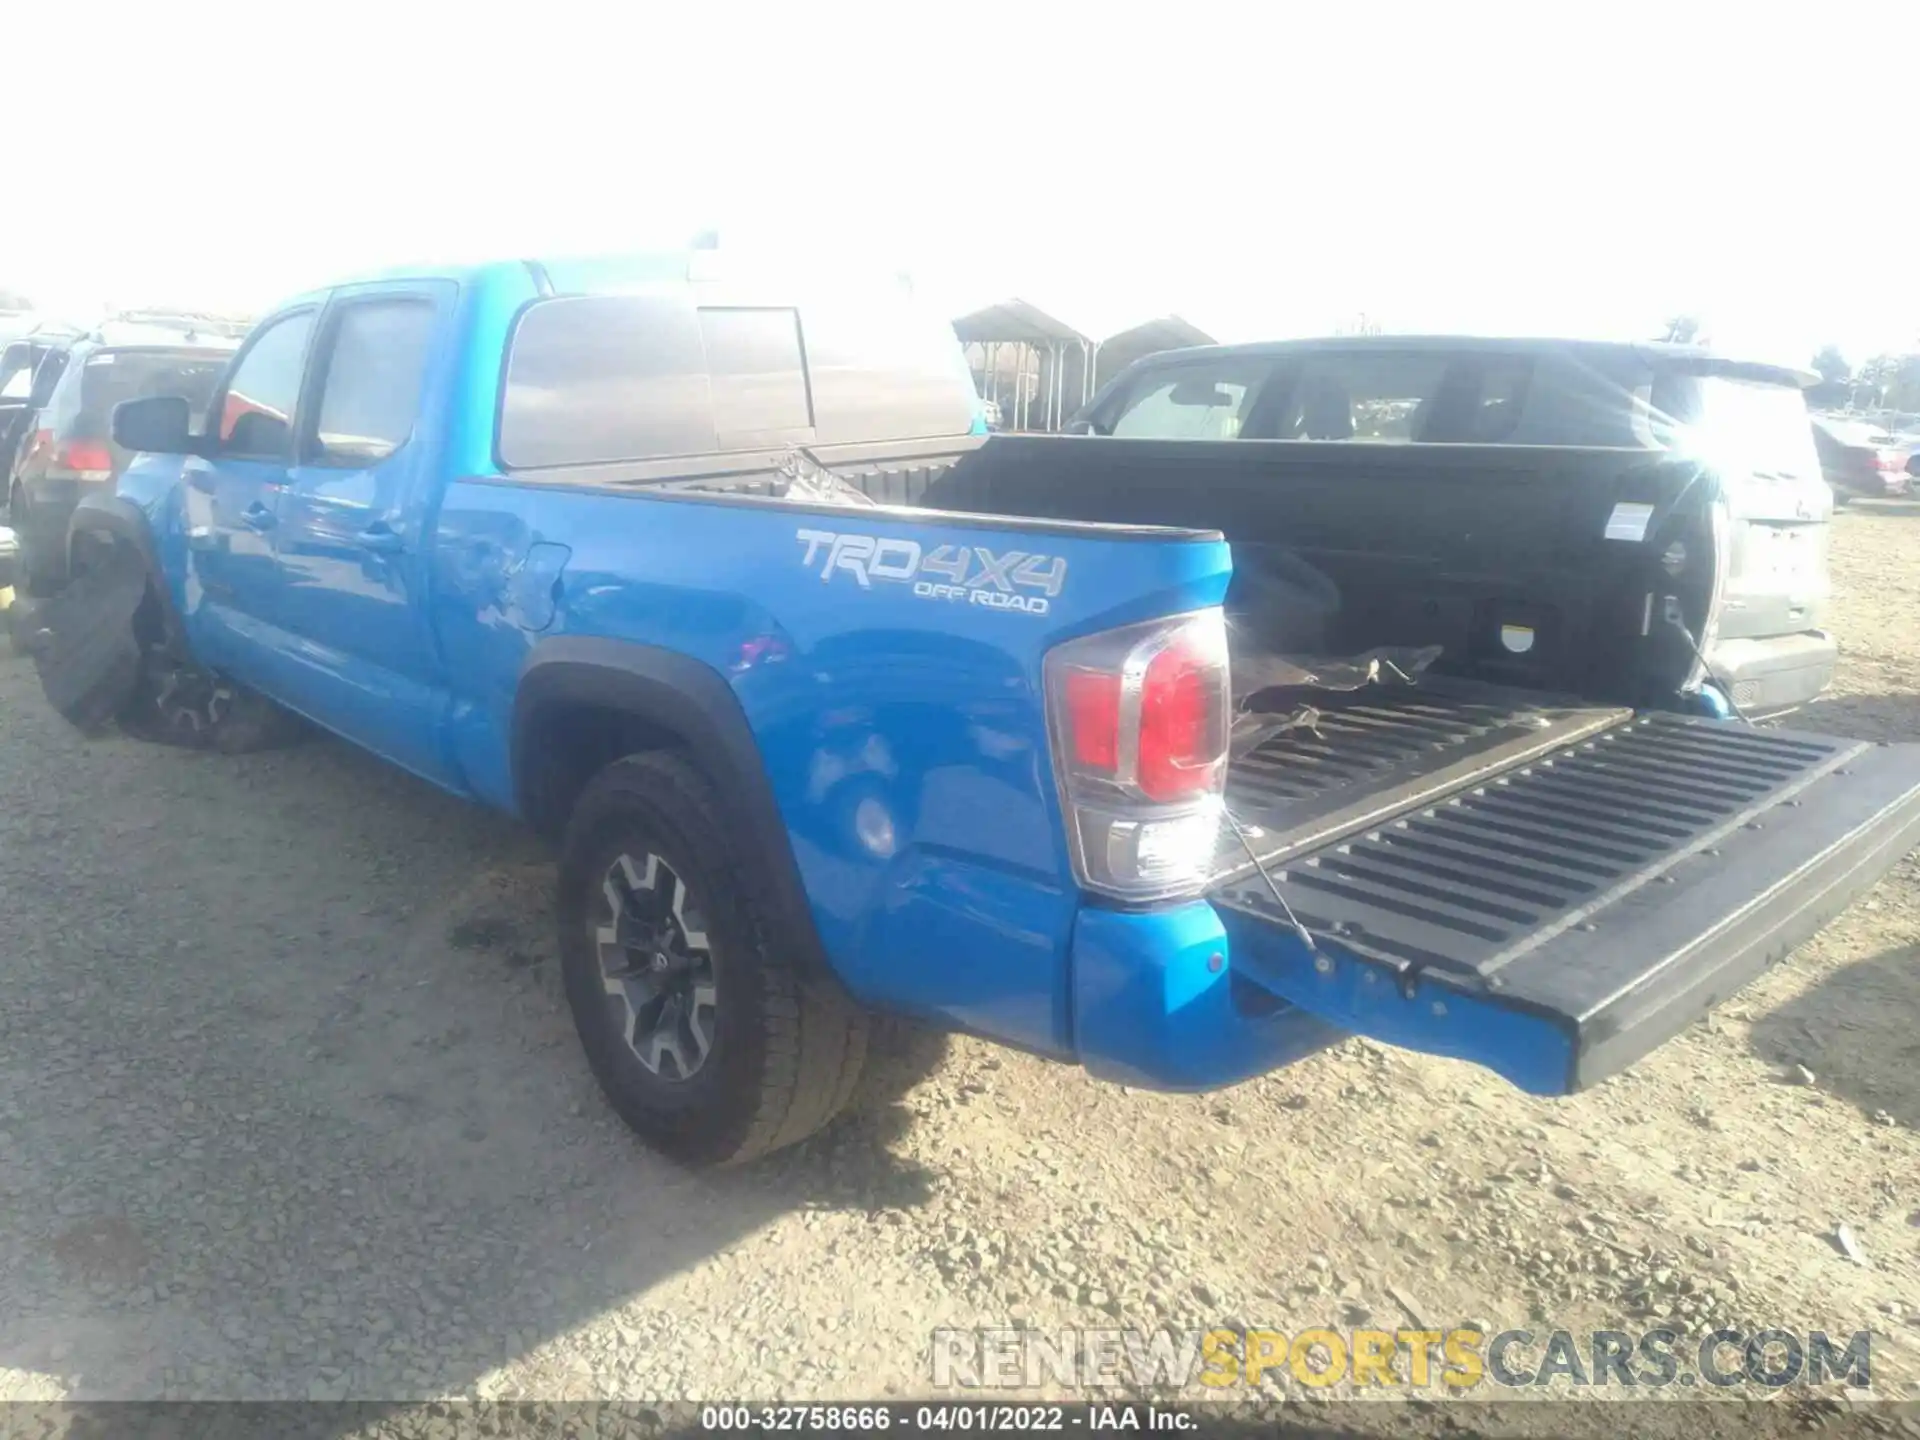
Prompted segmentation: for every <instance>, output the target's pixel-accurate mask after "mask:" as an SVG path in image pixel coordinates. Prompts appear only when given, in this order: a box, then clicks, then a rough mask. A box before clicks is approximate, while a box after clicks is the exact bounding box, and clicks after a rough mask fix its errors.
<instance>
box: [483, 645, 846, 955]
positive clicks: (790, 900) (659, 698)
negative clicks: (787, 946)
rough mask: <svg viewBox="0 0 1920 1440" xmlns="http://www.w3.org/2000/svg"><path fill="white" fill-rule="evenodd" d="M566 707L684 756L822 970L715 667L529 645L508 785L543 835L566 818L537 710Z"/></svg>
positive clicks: (820, 950) (780, 824)
mask: <svg viewBox="0 0 1920 1440" xmlns="http://www.w3.org/2000/svg"><path fill="white" fill-rule="evenodd" d="M569 705H582V706H590V707H594V708H598V709H602V710H615V711H618V712H621V713H622V714H625V715H628V716H631V717H633V718H634V719H636V720H638V721H640V722H642V723H643V724H644V725H645V726H646V727H647V728H648V729H649V730H651V731H656V732H658V733H660V734H661V735H662V736H663V737H666V738H668V739H669V740H670V741H671V743H672V745H673V747H674V748H676V749H679V750H682V751H684V752H685V753H686V754H687V756H688V758H689V759H691V760H692V762H693V763H694V765H695V766H697V767H698V768H699V770H700V771H701V772H702V773H703V774H704V775H705V776H706V777H707V778H708V780H710V781H711V782H712V783H713V785H714V788H715V790H716V792H717V793H718V795H719V797H720V801H721V803H722V805H723V806H724V807H725V808H726V810H727V813H728V820H729V822H730V828H731V830H732V832H733V834H734V836H735V837H736V839H737V840H738V841H739V842H740V844H741V847H742V848H743V849H744V850H745V851H746V852H747V854H748V856H749V857H750V858H751V859H752V860H754V861H757V862H758V863H759V864H760V866H761V867H762V873H763V875H764V876H765V877H766V878H767V880H768V882H769V884H770V886H771V889H772V895H773V899H774V902H775V904H776V905H777V906H778V908H779V911H780V913H779V914H777V915H774V916H771V917H769V918H770V919H771V920H772V921H773V922H774V923H775V924H776V925H778V926H780V927H781V932H782V935H783V938H785V939H786V940H788V941H789V942H791V943H794V944H795V945H796V946H797V949H798V951H799V952H800V956H801V958H802V959H803V960H804V961H805V962H806V963H807V964H808V966H809V967H811V968H814V969H815V973H817V974H824V975H831V974H832V966H831V965H830V964H829V963H828V962H827V959H826V953H825V949H824V947H823V946H822V945H821V943H820V937H819V932H818V930H817V929H816V928H815V926H814V921H813V910H812V907H811V905H810V904H809V902H808V900H807V892H806V885H805V883H804V882H803V881H802V879H801V877H800V868H799V865H798V863H797V861H796V860H795V858H794V854H793V846H792V843H791V842H790V841H789V839H788V837H787V826H786V821H785V819H784V818H783V817H782V815H781V813H780V807H779V805H778V803H777V802H776V801H775V799H774V793H773V783H772V781H771V780H770V779H769V778H768V776H767V770H766V764H765V761H764V759H763V757H762V755H761V752H760V745H759V742H758V741H757V740H756V739H755V737H754V733H753V728H752V726H751V725H749V724H748V722H747V716H746V711H745V710H743V709H742V708H741V706H740V700H739V697H738V696H736V695H735V694H734V692H733V688H732V687H731V686H730V685H728V684H727V682H726V679H725V678H724V677H723V676H722V675H721V674H720V672H719V671H717V670H715V669H714V668H713V667H712V666H711V665H708V664H706V663H705V662H704V661H701V660H697V659H695V658H694V657H692V656H690V655H685V654H682V653H680V652H678V651H673V650H665V649H661V648H660V647H658V646H653V645H645V644H640V643H637V642H629V641H621V640H607V639H599V638H594V637H590V636H555V637H552V638H550V639H546V640H543V641H541V642H540V643H539V644H538V645H536V646H535V647H534V650H533V652H532V654H531V655H529V656H528V658H527V661H526V663H525V665H524V666H523V667H522V669H521V672H520V682H519V684H518V686H517V687H516V689H515V692H514V702H513V740H512V757H513V785H514V802H515V807H516V808H517V809H518V811H519V813H520V815H521V817H522V819H524V820H526V821H527V822H528V823H530V824H531V825H533V826H534V827H535V828H536V829H537V830H540V831H542V832H543V833H546V834H558V833H559V832H561V831H562V830H563V829H564V827H565V825H566V820H567V816H566V815H565V814H564V813H560V806H561V803H562V802H561V799H560V797H557V796H554V795H550V794H547V793H546V788H547V787H546V785H545V783H544V782H545V781H546V779H547V778H548V777H549V775H550V774H551V770H550V769H549V768H548V767H545V766H543V765H542V763H541V760H540V756H539V754H538V753H537V752H538V745H539V736H540V730H541V728H542V716H543V714H544V713H550V712H551V711H552V710H553V709H555V708H558V707H565V706H569Z"/></svg>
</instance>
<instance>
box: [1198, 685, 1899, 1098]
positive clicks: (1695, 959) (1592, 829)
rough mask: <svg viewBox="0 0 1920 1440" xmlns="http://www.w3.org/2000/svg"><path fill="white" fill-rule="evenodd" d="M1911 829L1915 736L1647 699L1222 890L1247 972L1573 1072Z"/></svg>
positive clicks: (1747, 958) (1598, 1064)
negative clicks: (1776, 726)
mask: <svg viewBox="0 0 1920 1440" xmlns="http://www.w3.org/2000/svg"><path fill="white" fill-rule="evenodd" d="M1916 843H1920V746H1912V745H1905V746H1878V745H1870V744H1865V743H1860V742H1855V741H1848V740H1839V739H1834V738H1832V737H1829V736H1824V735H1814V734H1805V733H1798V732H1793V731H1786V730H1754V729H1748V728H1746V727H1744V726H1741V725H1737V724H1734V723H1731V722H1715V721H1703V720H1689V719H1684V718H1681V717H1678V716H1669V715H1658V716H1641V717H1637V718H1635V719H1633V720H1631V721H1630V722H1628V723H1626V724H1623V725H1620V726H1618V727H1617V728H1615V729H1613V730H1610V731H1607V732H1606V733H1603V734H1600V735H1597V736H1593V737H1591V738H1588V739H1585V740H1583V741H1581V742H1579V743H1576V744H1571V745H1568V746H1566V747H1564V748H1562V749H1560V750H1557V751H1555V752H1553V753H1552V754H1551V755H1548V756H1546V757H1545V758H1543V759H1539V760H1536V761H1532V762H1529V763H1526V764H1522V765H1519V766H1516V767H1514V768H1513V769H1512V770H1510V771H1508V772H1506V773H1503V774H1501V775H1499V776H1497V777H1495V778H1491V779H1487V780H1484V781H1483V782H1481V783H1477V784H1474V785H1473V786H1472V787H1471V788H1468V789H1465V790H1462V791H1459V792H1456V793H1454V794H1452V795H1450V796H1447V797H1445V798H1443V799H1440V800H1437V801H1434V802H1431V803H1427V804H1424V805H1422V806H1419V807H1418V808H1411V809H1409V810H1408V811H1406V812H1404V813H1402V814H1400V815H1398V816H1396V817H1393V818H1392V819H1390V820H1388V821H1386V822H1385V823H1377V824H1374V825H1372V826H1370V827H1369V828H1367V829H1364V830H1358V831H1355V832H1352V833H1349V834H1347V835H1346V836H1344V837H1342V838H1339V839H1337V840H1335V841H1333V842H1331V843H1328V844H1325V845H1323V846H1321V847H1319V848H1317V849H1315V850H1314V851H1312V852H1311V853H1309V854H1304V855H1299V856H1293V857H1288V858H1287V859H1286V860H1285V861H1284V862H1283V863H1281V864H1277V865H1269V866H1268V875H1269V876H1270V877H1271V881H1272V887H1271V888H1270V887H1269V884H1268V882H1267V880H1266V879H1263V878H1262V877H1261V876H1259V875H1258V874H1253V875H1244V876H1239V877H1236V878H1234V879H1232V880H1230V881H1228V882H1227V883H1226V884H1224V885H1222V886H1221V887H1220V888H1219V890H1217V891H1216V893H1215V894H1214V896H1213V900H1214V903H1215V906H1216V908H1217V909H1218V910H1219V912H1220V915H1221V919H1222V922H1223V924H1224V925H1225V927H1226V929H1227V931H1228V934H1229V936H1230V938H1231V940H1232V946H1233V949H1232V954H1233V965H1234V970H1235V973H1236V974H1237V975H1241V976H1244V977H1245V978H1246V979H1248V980H1250V981H1252V982H1254V983H1255V984H1258V985H1260V986H1262V987H1263V988H1266V989H1268V990H1270V991H1271V992H1272V993H1274V994H1276V995H1278V996H1281V997H1282V998H1284V999H1286V1000H1289V1001H1292V1002H1293V1003H1294V1004H1296V1005H1299V1006H1301V1007H1302V1008H1304V1009H1306V1010H1308V1011H1311V1012H1312V1013H1314V1014H1315V1015H1317V1016H1319V1017H1320V1018H1321V1019H1323V1020H1325V1021H1327V1022H1329V1023H1331V1024H1334V1025H1337V1026H1339V1027H1341V1028H1343V1029H1347V1030H1352V1031H1357V1032H1359V1033H1361V1034H1366V1035H1370V1036H1373V1037H1374V1038H1377V1039H1380V1040H1384V1041H1386V1042H1388V1043H1390V1044H1398V1045H1403V1046H1406V1047H1407V1048H1409V1049H1414V1050H1422V1051H1427V1052H1429V1053H1434V1054H1441V1055H1452V1056H1456V1057H1459V1058H1462V1059H1469V1060H1475V1061H1478V1062H1479V1063H1481V1064H1483V1065H1486V1066H1488V1067H1489V1068H1490V1069H1493V1070H1495V1071H1497V1072H1499V1073H1500V1074H1502V1075H1505V1076H1506V1077H1507V1078H1508V1079H1510V1080H1512V1081H1513V1082H1514V1083H1515V1084H1517V1085H1519V1086H1521V1087H1522V1088H1523V1089H1526V1090H1530V1091H1533V1092H1535V1093H1539V1094H1563V1093H1568V1092H1571V1091H1574V1090H1579V1089H1581V1088H1583V1087H1585V1086H1588V1085H1591V1084H1593V1083H1595V1082H1596V1081H1599V1080H1602V1079H1604V1078H1606V1077H1607V1076H1608V1075H1611V1074H1613V1073H1615V1072H1617V1071H1619V1070H1621V1069H1623V1068H1625V1067H1626V1066H1627V1065H1629V1064H1631V1063H1632V1062H1633V1061H1635V1060H1637V1059H1638V1058H1639V1057H1640V1056H1642V1055H1644V1054H1645V1053H1646V1052H1647V1051H1649V1050H1651V1049H1653V1048H1654V1047H1655V1046H1656V1045H1659V1044H1661V1043H1662V1042H1663V1041H1665V1040H1666V1039H1668V1038H1669V1037H1670V1036H1672V1035H1673V1034H1675V1033H1676V1032H1678V1031H1679V1030H1681V1029H1682V1028H1684V1027H1685V1026H1686V1025H1688V1024H1689V1023H1691V1022H1692V1021H1694V1020H1696V1019H1698V1018H1699V1017H1700V1016H1702V1015H1704V1014H1706V1013H1707V1012H1708V1011H1709V1010H1710V1009H1711V1008H1712V1007H1713V1006H1715V1005H1716V1004H1718V1003H1719V1002H1721V1001H1722V1000H1724V999H1726V998H1727V997H1728V996H1729V995H1731V994H1733V993H1734V992H1735V991H1736V990H1738V989H1739V988H1740V987H1741V986H1743V985H1745V984H1746V983H1747V982H1748V981H1750V980H1752V979H1753V978H1754V976H1756V975H1757V974H1759V973H1760V972H1761V971H1762V970H1764V969H1765V968H1766V967H1768V966H1770V965H1773V964H1776V963H1778V962H1779V961H1781V960H1783V959H1785V958H1786V956H1787V955H1788V954H1789V953H1790V952H1791V951H1792V950H1793V949H1794V948H1795V947H1796V946H1797V945H1799V944H1800V943H1801V942H1803V941H1804V940H1806V939H1807V938H1808V937H1810V936H1811V935H1813V934H1814V933H1815V932H1816V931H1817V930H1818V929H1819V928H1820V927H1821V926H1822V925H1824V924H1825V923H1826V922H1827V921H1828V920H1829V919H1831V918H1832V917H1833V916H1834V915H1835V914H1837V913H1838V912H1839V911H1840V910H1841V909H1842V908H1844V907H1845V906H1846V904H1847V903H1848V902H1849V901H1850V900H1851V899H1852V898H1853V897H1854V896H1855V895H1857V894H1859V893H1860V892H1861V891H1862V890H1864V889H1866V888H1867V887H1868V886H1870V885H1871V884H1873V883H1874V882H1875V881H1876V880H1878V879H1879V878H1880V877H1881V876H1882V875H1883V874H1885V873H1886V871H1887V870H1889V869H1890V868H1891V867H1892V866H1893V865H1894V864H1896V863H1897V862H1898V861H1899V860H1900V859H1901V858H1902V857H1903V856H1904V855H1906V853H1907V852H1908V851H1909V850H1910V849H1912V848H1913V847H1914V846H1915V844H1916ZM1276 888H1277V889H1278V891H1279V893H1280V894H1281V895H1282V896H1284V897H1285V898H1286V900H1287V902H1288V905H1289V906H1290V908H1291V909H1292V911H1293V913H1294V914H1295V915H1296V916H1297V917H1298V919H1299V920H1300V922H1301V923H1302V924H1303V925H1304V926H1305V928H1306V929H1307V931H1308V933H1309V935H1310V936H1311V937H1312V942H1313V943H1312V946H1311V948H1310V947H1309V946H1308V944H1307V943H1306V942H1305V941H1303V940H1302V939H1301V937H1300V936H1299V934H1298V932H1297V931H1295V930H1294V929H1292V928H1291V927H1290V926H1289V925H1288V924H1287V923H1286V920H1285V915H1284V913H1283V910H1282V908H1281V906H1280V905H1279V904H1278V903H1277V902H1276V900H1275V899H1274V895H1273V889H1276Z"/></svg>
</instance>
